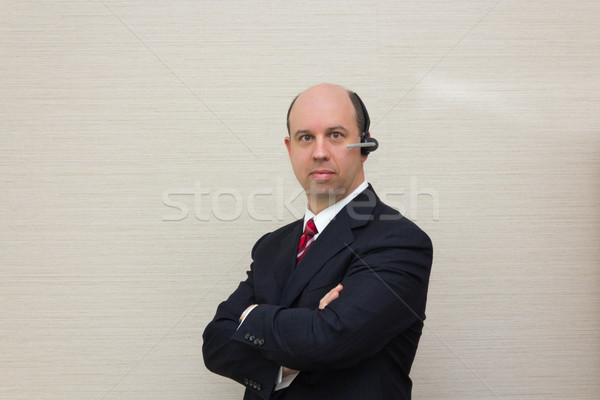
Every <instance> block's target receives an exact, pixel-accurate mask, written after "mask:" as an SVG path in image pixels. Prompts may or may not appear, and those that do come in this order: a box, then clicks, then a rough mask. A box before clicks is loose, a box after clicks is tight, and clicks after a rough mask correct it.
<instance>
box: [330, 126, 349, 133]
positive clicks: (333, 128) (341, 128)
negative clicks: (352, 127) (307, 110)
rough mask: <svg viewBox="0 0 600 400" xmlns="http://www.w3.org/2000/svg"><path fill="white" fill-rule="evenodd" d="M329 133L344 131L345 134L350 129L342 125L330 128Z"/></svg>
mask: <svg viewBox="0 0 600 400" xmlns="http://www.w3.org/2000/svg"><path fill="white" fill-rule="evenodd" d="M327 131H328V132H331V131H344V132H348V129H346V128H344V127H343V126H341V125H336V126H332V127H331V128H328V129H327Z"/></svg>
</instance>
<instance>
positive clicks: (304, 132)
mask: <svg viewBox="0 0 600 400" xmlns="http://www.w3.org/2000/svg"><path fill="white" fill-rule="evenodd" d="M307 134H312V131H311V130H309V129H300V130H297V131H296V133H294V137H298V136H301V135H307Z"/></svg>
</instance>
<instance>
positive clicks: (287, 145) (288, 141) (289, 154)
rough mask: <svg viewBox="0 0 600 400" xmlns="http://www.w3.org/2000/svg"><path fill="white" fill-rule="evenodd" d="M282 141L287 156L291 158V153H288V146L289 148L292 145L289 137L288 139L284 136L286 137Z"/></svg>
mask: <svg viewBox="0 0 600 400" xmlns="http://www.w3.org/2000/svg"><path fill="white" fill-rule="evenodd" d="M283 141H284V142H285V147H286V148H287V151H288V156H290V157H291V155H292V154H291V152H290V146H291V144H292V139H290V137H289V136H286V137H285V138H284V139H283Z"/></svg>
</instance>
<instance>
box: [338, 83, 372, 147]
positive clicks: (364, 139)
mask: <svg viewBox="0 0 600 400" xmlns="http://www.w3.org/2000/svg"><path fill="white" fill-rule="evenodd" d="M353 94H354V96H356V99H357V100H358V102H359V103H360V108H361V109H362V112H363V115H364V116H365V128H364V129H363V131H362V132H361V134H360V143H352V144H349V145H346V147H347V148H349V149H353V148H355V147H359V148H360V153H361V154H362V155H365V156H366V155H369V153H370V152H372V151H375V150H377V148H378V147H379V142H378V141H377V140H376V139H375V138H372V137H369V126H370V125H371V119H370V118H369V113H368V112H367V107H365V103H363V101H362V100H361V98H360V97H359V96H358V94H356V93H355V92H353Z"/></svg>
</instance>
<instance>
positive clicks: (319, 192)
mask: <svg viewBox="0 0 600 400" xmlns="http://www.w3.org/2000/svg"><path fill="white" fill-rule="evenodd" d="M345 192H346V190H345V189H344V188H339V187H335V186H332V184H331V182H328V181H324V182H323V181H313V182H312V183H311V185H310V186H309V187H308V189H307V190H306V194H307V195H308V196H317V197H320V198H321V197H328V198H333V199H335V198H337V197H339V196H341V195H343V194H345Z"/></svg>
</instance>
